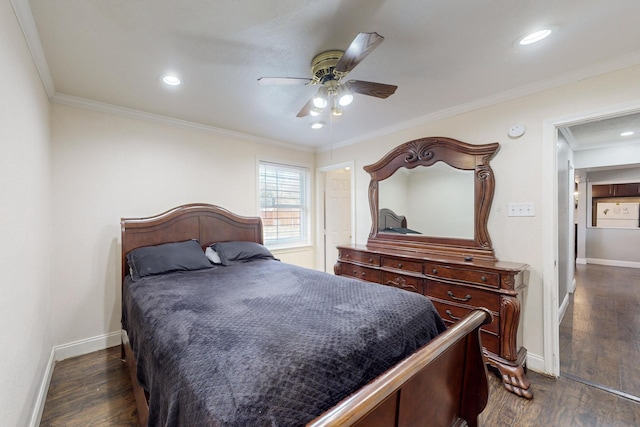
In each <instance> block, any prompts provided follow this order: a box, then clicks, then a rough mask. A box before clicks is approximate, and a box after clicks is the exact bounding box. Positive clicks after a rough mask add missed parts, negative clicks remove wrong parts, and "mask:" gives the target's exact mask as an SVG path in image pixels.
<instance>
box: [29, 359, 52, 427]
mask: <svg viewBox="0 0 640 427" xmlns="http://www.w3.org/2000/svg"><path fill="white" fill-rule="evenodd" d="M55 364H56V361H55V351H54V350H53V348H52V349H51V354H50V355H49V361H48V362H47V368H46V369H45V370H44V375H43V376H42V381H41V382H40V388H39V389H38V394H37V395H36V403H35V404H34V405H33V412H32V413H31V420H30V421H29V424H28V425H29V427H38V426H39V425H40V421H41V420H42V412H43V411H44V403H45V402H46V400H47V392H48V391H49V384H51V376H52V375H53V368H54V366H55Z"/></svg>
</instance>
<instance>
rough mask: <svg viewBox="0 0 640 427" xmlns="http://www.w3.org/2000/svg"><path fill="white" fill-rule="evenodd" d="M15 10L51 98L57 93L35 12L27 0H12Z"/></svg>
mask: <svg viewBox="0 0 640 427" xmlns="http://www.w3.org/2000/svg"><path fill="white" fill-rule="evenodd" d="M10 2H11V7H13V12H14V13H15V15H16V19H17V20H18V25H20V28H21V29H22V34H23V35H24V39H25V41H26V42H27V47H28V48H29V52H31V57H32V58H33V62H34V63H35V66H36V69H37V70H38V74H39V75H40V81H41V82H42V86H44V90H45V92H46V93H47V96H48V97H49V99H52V98H53V96H54V95H55V93H56V89H55V86H54V84H53V78H52V77H51V71H50V70H49V64H48V63H47V58H46V57H45V54H44V49H43V48H42V43H40V36H39V35H38V29H37V28H36V23H35V21H34V20H33V14H32V12H31V6H29V2H28V1H27V0H10Z"/></svg>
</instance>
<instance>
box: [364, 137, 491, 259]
mask: <svg viewBox="0 0 640 427" xmlns="http://www.w3.org/2000/svg"><path fill="white" fill-rule="evenodd" d="M498 148H499V144H498V143H493V144H484V145H472V144H467V143H464V142H461V141H458V140H455V139H451V138H442V137H429V138H421V139H417V140H414V141H409V142H407V143H404V144H402V145H400V146H398V147H396V148H395V149H393V150H392V151H390V152H389V153H387V154H386V155H385V156H384V157H383V158H382V159H380V160H379V161H378V162H377V163H375V164H373V165H369V166H365V168H364V169H365V171H367V172H368V173H369V174H370V175H371V182H370V184H369V207H370V210H371V219H372V227H371V232H370V234H369V240H368V245H369V246H374V247H375V246H378V247H395V248H398V249H406V250H411V251H418V252H427V253H437V254H444V255H459V256H462V257H464V258H465V259H467V260H469V261H471V260H474V259H487V260H495V258H494V253H493V247H492V246H491V239H490V238H489V233H488V231H487V222H488V217H489V210H490V207H491V201H492V199H493V192H494V188H495V179H494V176H493V171H492V170H491V167H490V165H489V161H490V159H491V158H492V157H493V156H494V155H495V153H496V152H497V150H498Z"/></svg>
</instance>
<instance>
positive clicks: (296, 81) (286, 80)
mask: <svg viewBox="0 0 640 427" xmlns="http://www.w3.org/2000/svg"><path fill="white" fill-rule="evenodd" d="M309 83H311V79H307V78H304V77H260V78H259V79H258V84H261V85H281V86H282V85H306V84H309Z"/></svg>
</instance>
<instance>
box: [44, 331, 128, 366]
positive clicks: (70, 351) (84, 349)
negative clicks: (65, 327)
mask: <svg viewBox="0 0 640 427" xmlns="http://www.w3.org/2000/svg"><path fill="white" fill-rule="evenodd" d="M118 344H120V331H118V332H110V333H108V334H104V335H98V336H96V337H92V338H86V339H84V340H80V341H75V342H71V343H68V344H62V345H57V346H55V347H53V351H54V352H55V361H56V362H59V361H61V360H64V359H68V358H70V357H76V356H82V355H83V354H88V353H93V352H94V351H98V350H104V349H105V348H109V347H113V346H116V345H118Z"/></svg>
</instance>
